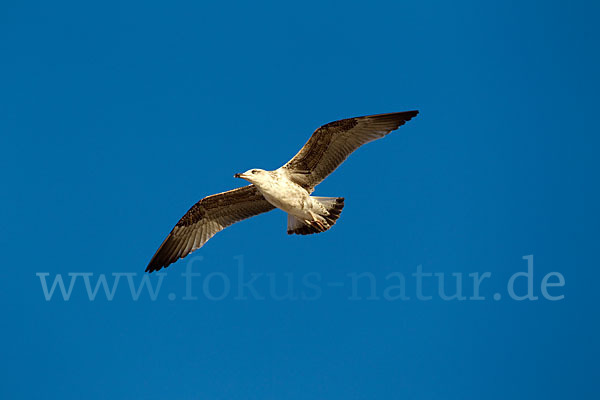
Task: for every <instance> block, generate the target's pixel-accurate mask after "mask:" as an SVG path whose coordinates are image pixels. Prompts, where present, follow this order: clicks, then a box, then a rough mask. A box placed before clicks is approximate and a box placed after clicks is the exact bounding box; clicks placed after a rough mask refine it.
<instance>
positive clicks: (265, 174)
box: [233, 168, 271, 183]
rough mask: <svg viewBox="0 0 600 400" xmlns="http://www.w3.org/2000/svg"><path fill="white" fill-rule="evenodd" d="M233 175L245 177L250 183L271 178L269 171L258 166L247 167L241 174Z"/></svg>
mask: <svg viewBox="0 0 600 400" xmlns="http://www.w3.org/2000/svg"><path fill="white" fill-rule="evenodd" d="M233 177H234V178H242V179H245V180H247V181H248V182H250V183H261V182H265V181H268V180H270V179H271V175H270V174H269V171H265V170H264V169H258V168H254V169H249V170H248V171H246V172H243V173H241V174H235V175H233Z"/></svg>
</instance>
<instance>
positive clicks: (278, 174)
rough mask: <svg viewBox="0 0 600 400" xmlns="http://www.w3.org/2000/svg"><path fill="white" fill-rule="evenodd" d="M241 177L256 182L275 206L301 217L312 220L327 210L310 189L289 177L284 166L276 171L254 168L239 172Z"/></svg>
mask: <svg viewBox="0 0 600 400" xmlns="http://www.w3.org/2000/svg"><path fill="white" fill-rule="evenodd" d="M253 172H254V173H253ZM239 177H240V178H243V179H246V180H248V181H249V182H251V183H252V184H254V186H256V188H257V189H258V190H259V191H260V192H261V193H262V195H263V196H264V198H265V199H266V200H267V201H268V202H269V203H271V204H272V205H273V206H275V207H277V208H279V209H281V210H283V211H285V212H286V213H288V214H291V215H293V216H295V217H297V218H299V219H304V220H311V219H313V216H314V215H319V214H323V213H326V212H327V210H326V208H325V206H324V205H323V204H321V203H320V202H319V201H318V200H317V199H316V198H314V197H312V196H311V195H310V193H309V191H308V190H306V189H305V188H303V187H302V186H300V185H298V184H297V183H295V182H294V181H292V180H291V179H290V178H289V174H288V173H287V171H286V170H285V169H284V168H278V169H276V170H274V171H264V170H260V169H253V170H250V171H248V172H245V173H244V174H239Z"/></svg>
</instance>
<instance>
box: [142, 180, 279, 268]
mask: <svg viewBox="0 0 600 400" xmlns="http://www.w3.org/2000/svg"><path fill="white" fill-rule="evenodd" d="M274 208H275V207H273V206H272V205H271V203H269V202H268V201H267V200H265V198H264V197H263V195H262V194H261V193H260V192H259V191H258V189H256V187H255V186H254V185H248V186H244V187H241V188H238V189H234V190H230V191H228V192H223V193H219V194H215V195H212V196H208V197H205V198H203V199H202V200H200V201H199V202H197V203H196V204H194V205H193V206H192V208H190V210H189V211H188V212H187V213H186V214H185V215H184V216H183V217H182V218H181V219H180V220H179V222H178V223H177V225H175V227H174V228H173V230H172V231H171V233H169V236H167V238H166V239H165V240H164V242H163V243H162V244H161V245H160V247H159V248H158V250H157V251H156V253H155V254H154V257H152V260H150V263H149V264H148V267H147V268H146V272H152V271H158V270H159V269H161V268H163V267H168V266H169V265H170V264H172V263H174V262H175V261H177V260H178V259H180V258H183V257H185V256H187V255H188V254H190V253H191V252H192V251H194V250H197V249H199V248H200V247H202V246H203V245H204V243H206V242H207V241H208V239H210V238H211V237H213V236H214V235H215V234H216V233H217V232H219V231H221V230H223V229H225V228H226V227H228V226H229V225H232V224H234V223H236V222H238V221H241V220H244V219H246V218H250V217H253V216H255V215H258V214H262V213H264V212H267V211H271V210H272V209H274Z"/></svg>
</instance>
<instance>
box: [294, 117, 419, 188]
mask: <svg viewBox="0 0 600 400" xmlns="http://www.w3.org/2000/svg"><path fill="white" fill-rule="evenodd" d="M418 113H419V111H405V112H398V113H390V114H379V115H369V116H365V117H357V118H348V119H342V120H340V121H335V122H331V123H329V124H327V125H323V126H322V127H320V128H319V129H317V130H316V131H315V132H314V133H313V134H312V136H311V137H310V139H308V142H306V144H305V145H304V147H302V149H300V151H299V152H298V154H296V155H295V156H294V158H292V159H291V160H290V161H288V163H287V164H285V165H284V166H283V168H284V169H287V170H288V174H289V177H290V179H292V180H293V181H294V182H296V183H297V184H299V185H301V186H302V187H304V188H305V189H307V190H312V189H314V187H315V186H317V185H318V184H319V183H320V182H321V181H322V180H323V179H325V178H326V177H327V176H328V175H329V174H331V173H332V172H333V171H334V170H335V169H336V168H337V167H338V166H339V165H340V164H341V163H343V162H344V160H345V159H346V158H348V156H349V155H350V154H351V153H352V152H353V151H354V150H356V149H358V148H359V147H360V146H362V145H363V144H365V143H368V142H371V141H373V140H375V139H379V138H382V137H384V136H385V135H387V134H388V133H390V132H391V131H393V130H396V129H398V127H399V126H401V125H404V123H405V122H406V121H409V120H410V119H411V118H413V117H414V116H416V115H417V114H418Z"/></svg>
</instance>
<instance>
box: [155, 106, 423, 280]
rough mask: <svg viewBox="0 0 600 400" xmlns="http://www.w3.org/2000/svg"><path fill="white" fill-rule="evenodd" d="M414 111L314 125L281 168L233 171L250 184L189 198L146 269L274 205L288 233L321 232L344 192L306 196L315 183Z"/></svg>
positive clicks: (164, 264) (333, 219)
mask: <svg viewBox="0 0 600 400" xmlns="http://www.w3.org/2000/svg"><path fill="white" fill-rule="evenodd" d="M418 113H419V112H418V111H405V112H397V113H390V114H379V115H369V116H365V117H356V118H348V119H342V120H340V121H335V122H331V123H329V124H326V125H323V126H322V127H320V128H319V129H317V130H316V131H315V132H314V133H313V134H312V136H311V137H310V139H309V140H308V142H306V144H305V145H304V147H302V149H300V151H299V152H298V154H296V155H295V156H294V157H293V158H292V159H291V160H290V161H288V163H287V164H285V165H284V166H282V167H281V168H278V169H276V170H274V171H265V170H263V169H250V170H248V171H246V172H244V173H241V174H235V175H234V177H236V178H242V179H245V180H247V181H248V182H250V185H248V186H244V187H241V188H237V189H233V190H230V191H227V192H223V193H219V194H214V195H212V196H208V197H205V198H203V199H202V200H200V201H199V202H198V203H196V204H194V206H192V208H190V210H189V211H188V212H187V213H186V214H185V215H184V216H183V217H182V218H181V219H180V220H179V222H178V223H177V225H175V227H174V228H173V230H172V231H171V233H169V236H167V238H166V239H165V240H164V241H163V243H162V244H161V245H160V247H159V248H158V250H157V251H156V253H155V254H154V256H153V257H152V260H150V263H149V264H148V267H147V268H146V271H147V272H152V271H157V270H159V269H161V268H163V267H168V266H169V265H170V264H172V263H174V262H175V261H177V260H178V259H180V258H183V257H185V256H187V255H188V254H190V253H191V252H193V251H194V250H197V249H199V248H200V247H202V246H203V245H204V243H206V242H207V241H208V240H209V239H210V238H211V237H213V236H214V235H215V234H216V233H217V232H219V231H221V230H223V229H225V228H226V227H228V226H229V225H232V224H234V223H236V222H238V221H241V220H244V219H246V218H250V217H253V216H255V215H258V214H262V213H265V212H267V211H271V210H273V209H274V208H280V209H282V210H283V211H285V212H286V213H287V214H288V217H287V233H288V234H290V235H291V234H297V235H310V234H313V233H320V232H325V231H326V230H328V229H329V228H331V227H332V226H333V224H335V222H336V221H337V219H338V218H339V217H340V213H341V212H342V208H343V207H344V198H343V197H317V196H311V193H312V192H313V191H314V189H315V187H316V186H317V185H318V184H319V183H321V182H322V181H323V180H324V179H325V178H326V177H327V176H328V175H329V174H331V173H332V172H333V171H334V170H335V169H336V168H337V167H338V166H339V165H340V164H341V163H342V162H344V160H345V159H346V158H347V157H348V156H349V155H350V154H351V153H352V152H353V151H354V150H356V149H358V148H359V147H360V146H362V145H363V144H365V143H368V142H371V141H373V140H376V139H380V138H382V137H384V136H386V135H387V134H388V133H390V132H392V131H393V130H396V129H398V127H399V126H401V125H404V123H405V122H407V121H409V120H410V119H411V118H413V117H415V116H416V115H417V114H418Z"/></svg>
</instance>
